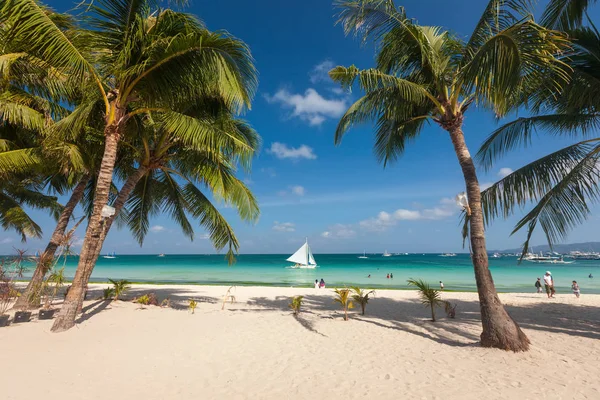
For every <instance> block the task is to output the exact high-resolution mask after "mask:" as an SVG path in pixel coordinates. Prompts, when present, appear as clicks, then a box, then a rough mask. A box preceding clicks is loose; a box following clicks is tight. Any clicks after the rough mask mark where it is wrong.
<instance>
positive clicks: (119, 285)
mask: <svg viewBox="0 0 600 400" xmlns="http://www.w3.org/2000/svg"><path fill="white" fill-rule="evenodd" d="M109 281H110V283H112V284H113V293H114V296H115V297H114V298H113V301H117V300H119V297H121V296H123V295H124V294H125V292H126V291H127V290H129V288H130V287H131V286H129V284H130V282H129V281H127V280H125V279H120V280H118V281H115V280H113V279H109Z"/></svg>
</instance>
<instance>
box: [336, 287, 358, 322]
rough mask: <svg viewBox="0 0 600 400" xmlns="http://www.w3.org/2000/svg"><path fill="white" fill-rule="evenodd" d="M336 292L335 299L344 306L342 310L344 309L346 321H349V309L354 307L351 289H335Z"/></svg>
mask: <svg viewBox="0 0 600 400" xmlns="http://www.w3.org/2000/svg"><path fill="white" fill-rule="evenodd" d="M334 292H335V298H334V299H333V301H334V302H336V303H338V304H339V305H340V306H341V307H342V310H344V321H348V310H349V309H352V308H354V303H353V302H352V300H351V299H352V297H351V292H350V289H347V288H344V289H335V290H334Z"/></svg>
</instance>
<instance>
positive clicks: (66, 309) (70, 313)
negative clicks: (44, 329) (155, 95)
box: [52, 106, 125, 332]
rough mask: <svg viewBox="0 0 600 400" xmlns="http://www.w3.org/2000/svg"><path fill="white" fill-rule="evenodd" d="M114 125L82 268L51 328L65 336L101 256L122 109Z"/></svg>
mask: <svg viewBox="0 0 600 400" xmlns="http://www.w3.org/2000/svg"><path fill="white" fill-rule="evenodd" d="M114 113H115V114H114V116H113V121H115V122H114V123H111V124H107V126H106V128H105V130H104V138H105V139H104V155H103V156H102V163H101V164H100V171H99V173H98V181H97V183H96V191H95V194H94V208H93V211H92V216H91V217H90V221H89V223H88V228H87V231H86V233H85V238H84V240H83V247H82V248H81V253H80V254H79V264H78V265H77V271H76V272H75V277H74V278H73V283H72V284H71V288H70V289H69V292H68V293H67V296H66V297H65V301H64V303H63V306H62V308H61V309H60V312H59V313H58V316H57V318H56V320H55V321H54V324H53V325H52V331H53V332H63V331H66V330H68V329H71V328H72V327H73V326H74V325H75V318H76V316H77V310H78V308H79V304H80V303H81V302H83V297H84V295H85V287H86V285H87V281H86V279H85V278H86V276H88V272H87V271H86V269H85V268H86V267H87V268H89V266H90V265H91V266H93V265H94V263H95V262H96V260H97V259H98V254H100V248H99V247H100V246H99V244H100V243H99V242H100V238H101V235H102V230H103V227H104V223H105V220H103V219H102V208H103V207H104V206H105V205H106V204H107V203H108V196H109V192H110V186H111V183H112V175H113V170H114V168H115V162H116V159H117V149H118V143H119V139H120V128H121V126H120V123H121V119H122V118H123V116H124V114H125V110H124V109H123V108H120V107H118V106H117V107H115V110H114Z"/></svg>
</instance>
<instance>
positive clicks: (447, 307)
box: [444, 301, 457, 318]
mask: <svg viewBox="0 0 600 400" xmlns="http://www.w3.org/2000/svg"><path fill="white" fill-rule="evenodd" d="M456 306H457V304H452V303H450V302H449V301H445V302H444V311H446V315H447V316H448V318H454V317H456Z"/></svg>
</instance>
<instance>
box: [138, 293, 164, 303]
mask: <svg viewBox="0 0 600 400" xmlns="http://www.w3.org/2000/svg"><path fill="white" fill-rule="evenodd" d="M134 303H138V304H141V305H143V306H148V305H152V306H157V305H158V299H157V298H156V295H155V294H154V293H148V294H144V295H142V296H140V297H138V298H137V299H135V300H134Z"/></svg>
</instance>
